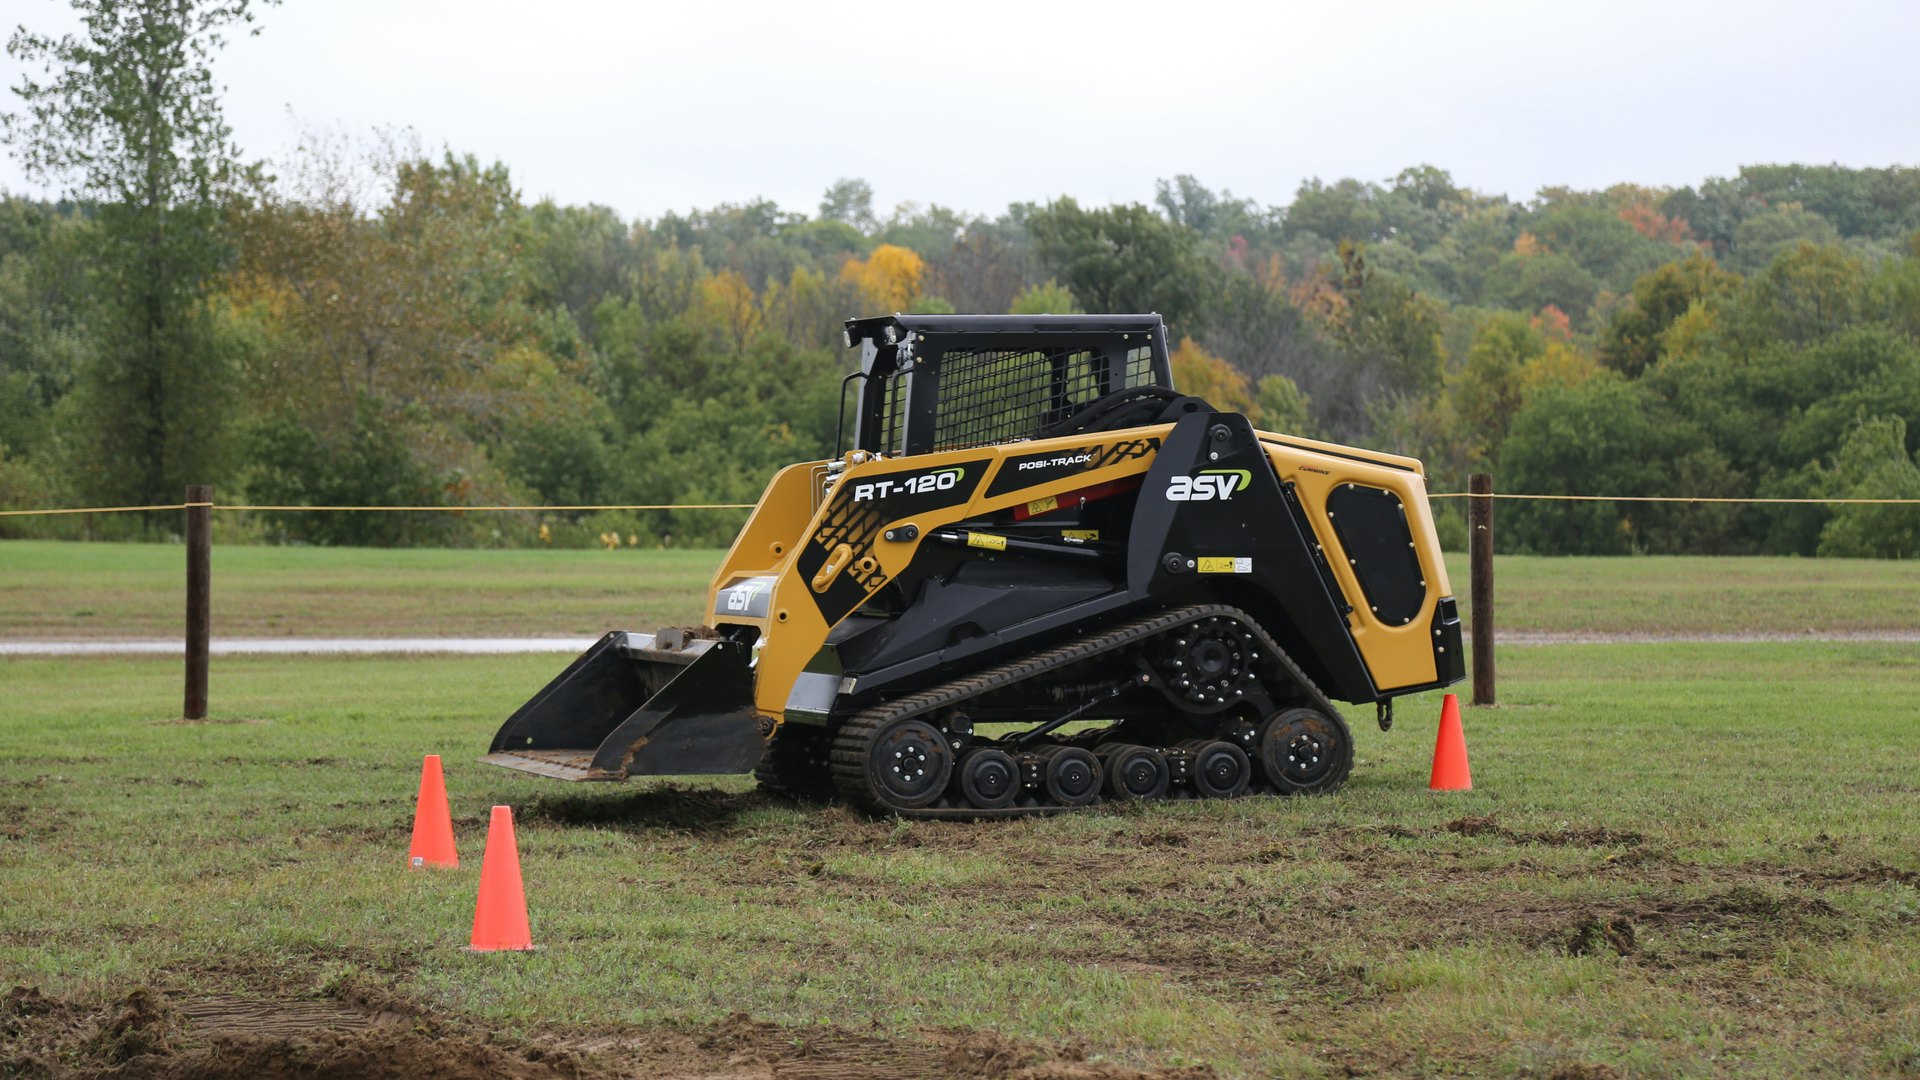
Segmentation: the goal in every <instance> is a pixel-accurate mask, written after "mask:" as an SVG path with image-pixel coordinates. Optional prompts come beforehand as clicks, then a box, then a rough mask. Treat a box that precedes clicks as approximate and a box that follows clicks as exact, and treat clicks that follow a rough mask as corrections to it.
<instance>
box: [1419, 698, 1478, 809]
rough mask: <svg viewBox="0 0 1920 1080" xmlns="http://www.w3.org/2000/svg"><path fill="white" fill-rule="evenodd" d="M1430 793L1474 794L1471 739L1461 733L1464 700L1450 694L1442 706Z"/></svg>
mask: <svg viewBox="0 0 1920 1080" xmlns="http://www.w3.org/2000/svg"><path fill="white" fill-rule="evenodd" d="M1427 788H1428V790H1430V791H1472V790H1473V773H1472V772H1471V771H1469V770H1468V768H1467V736H1466V734H1465V733H1464V732H1462V731H1461V730H1460V699H1459V698H1457V697H1455V696H1454V695H1452V694H1448V695H1447V700H1446V703H1445V704H1443V705H1441V706H1440V736H1439V738H1437V739H1435V740H1434V743H1433V779H1431V780H1429V781H1427Z"/></svg>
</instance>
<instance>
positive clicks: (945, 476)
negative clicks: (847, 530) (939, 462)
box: [853, 469, 967, 502]
mask: <svg viewBox="0 0 1920 1080" xmlns="http://www.w3.org/2000/svg"><path fill="white" fill-rule="evenodd" d="M966 472H967V471H966V470H965V469H941V470H940V471H939V472H930V473H921V474H920V475H918V476H909V477H906V478H905V479H900V478H895V477H887V478H886V479H883V480H873V481H869V482H867V483H864V484H855V485H854V487H853V498H854V501H856V502H859V501H862V500H866V499H884V498H886V497H887V496H889V495H925V494H927V493H928V492H932V491H947V490H949V489H951V488H952V487H953V485H955V484H957V483H959V482H960V478H961V477H962V476H965V475H966Z"/></svg>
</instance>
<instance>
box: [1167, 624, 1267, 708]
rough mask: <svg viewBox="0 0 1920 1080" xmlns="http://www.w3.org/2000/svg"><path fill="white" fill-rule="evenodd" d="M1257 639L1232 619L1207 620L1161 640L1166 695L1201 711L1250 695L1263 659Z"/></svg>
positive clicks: (1222, 706) (1176, 631) (1173, 632)
mask: <svg viewBox="0 0 1920 1080" xmlns="http://www.w3.org/2000/svg"><path fill="white" fill-rule="evenodd" d="M1258 655H1259V654H1258V651H1257V650H1256V649H1255V648H1254V647H1253V639H1252V635H1251V634H1249V633H1247V632H1246V631H1245V630H1243V629H1241V628H1240V627H1239V626H1238V625H1237V624H1235V623H1234V622H1233V621H1232V620H1230V619H1228V620H1223V619H1220V618H1218V617H1214V618H1208V619H1202V620H1200V621H1199V622H1196V623H1193V624H1192V625H1190V626H1186V627H1183V628H1181V629H1179V630H1175V631H1172V632H1170V633H1168V634H1167V635H1165V637H1163V638H1162V641H1161V645H1160V648H1159V655H1158V658H1157V663H1156V666H1157V667H1158V669H1159V673H1160V677H1161V679H1162V680H1163V685H1164V686H1165V687H1166V689H1167V691H1168V692H1169V693H1171V694H1172V695H1173V696H1174V697H1175V698H1176V699H1177V700H1179V701H1180V702H1181V704H1182V705H1183V706H1184V707H1186V708H1189V709H1192V710H1194V711H1197V712H1208V713H1210V712H1215V711H1218V710H1219V709H1222V708H1224V707H1226V705H1228V704H1229V703H1230V702H1233V701H1237V700H1239V699H1241V698H1242V697H1244V696H1246V693H1247V690H1248V688H1249V687H1251V686H1254V685H1255V683H1254V678H1253V663H1254V661H1255V660H1256V659H1258Z"/></svg>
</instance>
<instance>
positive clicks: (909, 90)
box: [0, 0, 1920, 217]
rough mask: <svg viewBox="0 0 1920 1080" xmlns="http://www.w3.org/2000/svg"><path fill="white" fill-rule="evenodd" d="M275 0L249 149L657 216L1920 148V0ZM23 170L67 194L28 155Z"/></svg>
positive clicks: (1676, 164)
mask: <svg viewBox="0 0 1920 1080" xmlns="http://www.w3.org/2000/svg"><path fill="white" fill-rule="evenodd" d="M0 12H4V13H5V18H4V20H3V22H4V25H5V27H6V29H7V30H8V32H9V33H10V31H11V28H12V26H13V25H14V24H18V23H26V24H28V25H30V26H32V27H33V28H35V29H46V30H58V29H63V28H66V27H69V26H71V25H73V19H72V15H71V13H70V11H69V10H68V5H67V4H66V3H65V2H64V0H0ZM261 25H262V26H263V27H264V31H263V33H261V35H260V36H258V37H255V38H242V39H241V40H238V41H235V42H234V43H232V44H231V45H230V46H229V47H228V49H227V51H226V53H225V54H224V55H223V56H222V57H221V58H220V60H219V63H218V67H217V74H218V77H219V79H220V81H222V82H223V83H224V84H225V85H226V86H227V88H228V92H227V97H226V108H227V116H228V119H229V121H230V122H231V123H232V125H233V128H234V132H235V137H236V138H237V139H238V141H239V142H240V143H241V145H242V146H243V147H244V148H245V150H246V151H247V152H248V153H249V154H250V155H253V156H263V157H269V158H271V157H273V156H275V155H279V154H284V153H285V152H286V151H288V150H289V149H290V148H291V147H292V146H293V145H294V144H295V143H296V141H297V140H298V137H299V133H300V131H301V130H302V129H303V128H309V129H311V128H327V129H338V130H345V131H347V132H350V133H361V132H370V131H372V130H373V129H375V128H378V127H383V126H385V127H400V128H408V127H410V128H412V129H413V130H414V131H415V132H417V133H418V136H419V138H420V139H421V141H423V142H424V143H425V144H426V145H428V146H430V147H441V146H444V147H447V148H450V149H452V150H454V151H457V152H462V153H473V154H476V155H478V156H480V157H482V158H484V159H498V160H500V161H503V162H505V163H506V164H507V166H508V167H509V168H510V170H511V171H512V174H513V176H514V177H515V179H516V181H517V183H518V185H519V186H520V188H521V190H522V192H523V193H524V195H525V196H526V197H527V198H528V199H529V200H533V199H538V198H541V197H552V198H554V199H556V200H558V201H561V202H567V203H589V202H591V203H600V204H603V205H606V206H611V207H613V208H615V209H616V210H618V211H619V212H620V213H621V214H622V215H624V216H627V217H635V216H654V215H657V214H659V213H661V212H662V211H665V210H669V209H677V210H685V209H688V208H690V207H696V206H711V205H714V204H716V203H721V202H737V201H741V200H746V199H751V198H754V197H756V196H766V197H769V198H772V199H775V200H777V201H779V202H780V203H781V204H782V205H783V206H785V207H787V208H789V209H798V210H806V211H808V212H812V211H813V209H814V208H815V206H816V205H817V203H818V201H819V197H820V193H821V191H822V190H823V189H824V188H825V187H826V186H827V185H828V184H829V183H831V182H832V181H833V180H834V179H835V178H837V177H841V176H857V177H864V178H865V179H867V180H868V181H870V182H871V183H872V185H873V188H874V193H875V202H876V205H877V206H878V207H880V208H882V209H884V208H887V207H891V206H892V205H893V204H895V203H897V202H900V201H902V200H915V201H919V202H923V203H925V202H937V203H941V204H943V205H947V206H951V207H956V208H959V209H962V210H969V211H976V212H984V213H988V214H992V213H996V212H998V211H999V210H1001V209H1002V208H1004V207H1005V206H1006V204H1007V203H1009V202H1012V201H1018V200H1035V201H1044V200H1046V199H1049V198H1052V197H1055V196H1058V195H1063V194H1064V195H1072V196H1075V197H1077V198H1079V199H1081V200H1082V201H1084V202H1095V203H1104V202H1116V201H1117V202H1128V201H1150V200H1151V198H1152V196H1153V190H1154V181H1155V179H1157V178H1161V177H1170V176H1173V175H1175V174H1177V173H1191V174H1193V175H1194V176H1196V177H1198V178H1199V179H1200V180H1201V181H1202V182H1203V183H1206V184H1207V185H1209V186H1211V187H1214V188H1216V189H1218V188H1223V187H1224V188H1230V189H1232V190H1233V191H1234V193H1236V194H1238V195H1243V196H1250V197H1253V198H1255V199H1257V200H1259V201H1261V202H1263V203H1285V202H1287V201H1289V200H1290V199H1291V197H1292V194H1293V191H1294V190H1295V188H1297V187H1298V186H1299V184H1300V182H1301V181H1302V180H1303V179H1305V178H1308V177H1314V176H1318V177H1322V178H1325V179H1329V180H1331V179H1335V178H1338V177H1341V176H1357V177H1361V178H1365V179H1371V180H1383V179H1386V178H1388V177H1390V176H1392V175H1393V174H1394V173H1396V172H1398V171H1399V170H1400V169H1401V168H1402V167H1404V166H1406V165H1410V164H1415V163H1420V162H1429V163H1432V164H1435V165H1439V166H1441V167H1443V168H1446V169H1448V170H1450V171H1451V172H1452V173H1453V175H1454V177H1455V179H1456V180H1458V181H1460V182H1463V183H1465V184H1467V185H1469V186H1471V187H1475V188H1478V189H1480V190H1483V191H1493V192H1505V193H1507V194H1510V195H1513V196H1515V197H1518V198H1527V197H1530V196H1531V195H1532V194H1533V193H1534V192H1535V191H1537V190H1538V189H1539V188H1541V187H1542V186H1545V185H1550V184H1569V185H1573V186H1576V187H1582V188H1590V187H1602V186H1605V185H1607V184H1610V183H1614V182H1616V181H1622V180H1631V181H1636V182H1641V183H1649V184H1666V185H1679V184H1687V183H1698V182H1699V181H1700V180H1701V179H1702V178H1704V177H1707V176H1724V175H1729V174H1731V173H1732V172H1733V171H1734V170H1735V169H1736V168H1737V167H1738V166H1739V165H1741V164H1744V163H1753V162H1785V161H1802V162H1832V161H1838V162H1840V163H1842V164H1846V165H1855V166H1864V165H1889V164H1908V165H1912V164H1920V125H1916V103H1920V57H1916V46H1917V45H1920V3H1916V2H1913V0H1888V2H1883V3H1869V2H1848V0H1825V2H1821V3H1807V2H1804V0H1803V2H1800V3H1795V4H1784V3H1768V2H1759V0H1744V2H1724V3H1723V2H1713V3H1706V2H1691V0H1665V2H1661V3H1641V2H1637V0H1635V2H1628V0H1607V2H1605V3H1587V2H1569V0H1558V2H1540V3H1477V4H1448V3H1441V2H1437V0H1405V2H1385V0H1383V2H1378V3H1344V2H1340V0H1316V2H1314V3H1309V4H1292V3H1274V2H1266V3H1260V2H1252V3H1243V4H1226V3H1208V2H1199V0H1188V2H1185V3H1169V2H1164V0H1163V2H1158V3H1152V4H1139V5H1135V4H1127V3H1118V2H1112V0H1108V2H1089V3H1048V2H1045V0H1028V2H1025V3H988V2H979V0H966V2H950V3H924V2H922V3H904V2H894V3H872V2H846V3H809V2H806V0H788V2H784V3H779V2H776V3H767V4H760V3H746V2H731V3H700V2H698V0H694V2H688V0H676V2H672V3H661V2H657V0H655V2H640V3H630V2H628V3H622V2H607V3H590V2H575V0H546V2H542V3H529V2H526V0H514V2H508V0H450V2H440V0H433V2H428V0H417V2H415V0H286V2H285V3H284V4H283V6H281V7H278V8H268V9H265V10H264V11H263V12H262V13H261ZM5 63H6V64H7V68H6V83H7V84H8V86H9V87H11V86H12V85H14V84H16V83H17V82H18V78H19V74H18V71H17V68H16V65H15V62H14V61H12V60H11V59H8V60H6V61H5ZM16 102H17V99H15V98H14V97H13V96H12V95H11V94H8V95H7V97H6V104H5V107H6V108H8V109H12V108H14V107H16ZM0 188H5V189H7V190H10V191H15V192H25V193H34V194H43V193H44V192H43V190H42V189H40V188H38V187H37V186H35V185H31V184H28V183H27V182H26V181H25V180H24V179H23V177H22V175H21V173H20V169H19V166H18V165H17V163H15V162H14V161H13V160H12V159H11V158H8V159H7V160H6V161H5V162H4V164H0Z"/></svg>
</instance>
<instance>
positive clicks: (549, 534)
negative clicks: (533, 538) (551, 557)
mask: <svg viewBox="0 0 1920 1080" xmlns="http://www.w3.org/2000/svg"><path fill="white" fill-rule="evenodd" d="M540 542H541V543H543V544H551V543H553V530H552V529H549V528H547V523H546V522H544V521H543V522H541V523H540Z"/></svg>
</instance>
